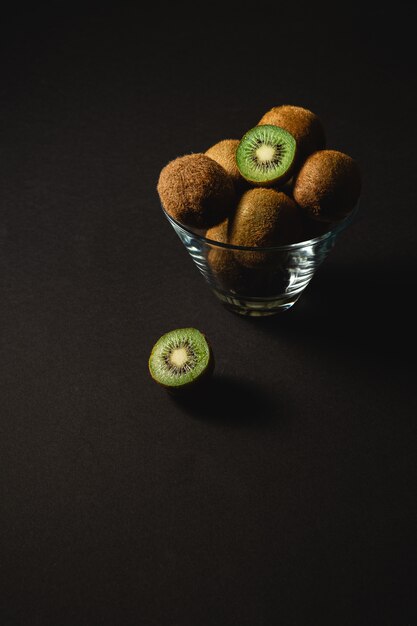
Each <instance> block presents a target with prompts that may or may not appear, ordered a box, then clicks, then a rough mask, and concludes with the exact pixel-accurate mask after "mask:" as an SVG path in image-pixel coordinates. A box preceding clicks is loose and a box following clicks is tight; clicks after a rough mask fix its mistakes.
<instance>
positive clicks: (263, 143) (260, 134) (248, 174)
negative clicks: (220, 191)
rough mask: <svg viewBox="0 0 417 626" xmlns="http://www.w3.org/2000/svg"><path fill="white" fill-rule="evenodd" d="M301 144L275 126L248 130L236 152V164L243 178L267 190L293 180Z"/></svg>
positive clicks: (267, 125) (270, 125) (263, 126)
mask: <svg viewBox="0 0 417 626" xmlns="http://www.w3.org/2000/svg"><path fill="white" fill-rule="evenodd" d="M296 153H297V143H296V141H295V139H294V137H293V136H292V135H291V134H290V133H289V132H288V131H286V130H284V129H283V128H280V127H279V126H274V125H272V124H264V125H260V126H255V127H254V128H251V129H250V130H248V131H247V132H246V133H245V134H244V135H243V137H242V139H241V140H240V142H239V145H238V147H237V150H236V163H237V166H238V168H239V171H240V173H241V174H242V176H243V178H245V179H246V180H247V181H249V182H250V183H252V184H253V185H257V186H261V187H266V186H270V185H275V184H277V183H284V182H285V181H286V180H288V179H289V178H290V177H291V174H292V170H293V166H294V160H295V157H296Z"/></svg>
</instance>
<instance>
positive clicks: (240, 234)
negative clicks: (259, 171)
mask: <svg viewBox="0 0 417 626" xmlns="http://www.w3.org/2000/svg"><path fill="white" fill-rule="evenodd" d="M302 236H303V230H302V218H301V214H300V210H299V207H298V206H297V204H296V203H295V202H294V200H293V199H292V198H290V196H288V195H287V194H285V193H284V192H283V191H276V190H275V189H272V188H263V187H257V188H253V189H249V190H248V191H246V192H245V193H244V194H243V195H242V197H241V198H240V201H239V203H238V205H237V207H236V210H235V212H234V214H233V216H232V217H231V218H230V223H229V242H230V243H231V244H233V245H236V246H249V247H259V248H260V250H259V252H258V251H249V250H248V251H245V250H235V251H234V254H235V257H236V259H237V261H238V262H239V263H240V264H241V265H243V266H245V267H249V268H255V267H265V266H266V265H270V264H274V262H275V258H274V253H271V252H262V248H263V247H272V246H280V245H288V244H291V243H295V242H297V241H300V240H302Z"/></svg>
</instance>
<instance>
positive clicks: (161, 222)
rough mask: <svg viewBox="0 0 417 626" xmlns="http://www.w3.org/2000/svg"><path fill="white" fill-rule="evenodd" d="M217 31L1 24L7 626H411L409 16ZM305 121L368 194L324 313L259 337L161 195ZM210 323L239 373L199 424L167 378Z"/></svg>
mask: <svg viewBox="0 0 417 626" xmlns="http://www.w3.org/2000/svg"><path fill="white" fill-rule="evenodd" d="M391 8H392V7H391ZM343 10H344V11H345V13H343ZM194 11H195V12H194V13H193V12H186V11H185V10H184V9H180V8H179V7H178V6H175V7H174V6H173V7H171V8H169V9H166V8H164V7H163V6H159V5H155V6H153V7H151V8H150V11H149V13H148V15H144V14H143V13H142V12H141V9H140V8H134V5H133V3H132V4H130V3H114V4H113V5H112V4H100V5H99V4H96V5H94V4H91V3H90V4H87V5H86V4H83V5H81V3H80V4H79V6H77V5H76V4H65V3H54V5H53V6H52V4H51V6H48V5H47V4H40V5H39V4H38V3H36V7H35V6H34V7H33V8H32V9H26V10H25V9H24V8H23V7H19V6H17V7H15V9H14V11H13V13H11V14H8V15H3V16H2V21H1V27H0V29H1V45H2V51H1V63H2V72H1V84H0V106H1V110H0V114H1V118H0V201H1V204H0V288H1V300H0V337H1V364H0V367H1V369H0V385H1V393H0V463H1V468H0V488H1V491H0V494H1V497H0V507H1V512H0V623H1V626H74V625H77V626H110V625H111V626H119V625H120V624H123V626H133V625H135V626H136V625H138V624H140V625H144V626H173V625H175V626H176V625H178V626H188V625H193V626H197V625H198V626H212V625H213V626H214V625H216V626H218V625H225V626H229V625H232V624H233V625H235V624H236V625H239V626H270V625H271V624H281V625H283V626H311V625H312V624H325V623H326V624H327V623H328V624H332V625H337V626H362V625H363V626H365V625H366V626H369V625H371V624H372V625H373V624H375V625H378V626H383V625H389V626H411V625H413V626H414V625H415V624H417V606H416V599H415V589H416V538H415V535H416V504H415V483H416V472H415V456H416V406H415V380H414V375H413V371H412V368H413V365H414V352H413V346H412V339H413V338H414V321H415V310H414V308H413V306H412V305H411V301H410V299H411V297H412V295H413V291H414V287H415V271H416V253H415V230H416V229H415V227H416V191H415V176H416V174H415V173H416V156H415V154H416V151H415V140H416V136H415V123H414V121H413V120H414V116H415V100H414V99H413V98H412V91H413V89H414V88H415V58H414V56H413V50H414V39H415V38H414V33H413V28H412V20H411V15H410V14H409V13H408V12H407V10H406V9H404V8H403V9H402V10H401V11H395V12H394V15H392V14H391V13H392V11H391V12H388V11H387V12H384V11H383V10H381V9H378V10H374V11H373V12H369V13H366V12H360V11H357V12H352V11H349V12H348V9H347V6H346V7H344V8H342V7H340V6H339V5H337V7H336V6H335V9H334V12H329V11H328V10H326V11H324V10H323V11H320V10H319V9H317V8H314V7H312V8H310V10H309V11H307V12H306V11H305V10H302V8H301V7H296V8H294V9H293V10H289V9H287V10H283V9H282V7H280V6H279V5H277V4H272V3H271V4H270V5H268V4H266V5H265V4H263V5H262V8H261V6H260V5H257V6H252V7H249V6H248V7H245V5H244V4H240V5H239V6H236V7H232V10H231V13H230V14H227V13H226V7H225V5H223V6H215V5H213V4H210V3H207V5H206V6H205V8H204V7H203V8H202V7H197V6H195V9H194ZM282 103H291V104H299V105H302V106H306V107H308V108H311V109H312V110H313V111H315V112H316V113H317V114H318V115H319V116H320V117H321V118H322V120H323V122H324V124H325V127H326V129H327V136H328V145H329V146H330V147H334V148H337V149H340V150H343V151H345V152H347V153H349V154H351V155H352V156H353V157H355V158H356V159H357V160H358V161H359V163H360V165H361V168H362V171H363V176H364V188H363V194H362V199H361V206H360V212H359V214H358V216H357V219H356V220H355V223H354V225H352V227H351V228H350V229H349V231H347V232H346V233H345V234H344V235H343V237H342V239H341V240H340V242H339V244H338V246H337V247H336V248H335V250H334V251H333V253H332V254H331V256H330V257H329V258H328V260H327V261H326V263H325V265H323V267H322V268H321V269H320V270H319V272H318V273H317V275H316V276H315V278H314V279H313V281H312V283H311V284H310V285H309V287H308V289H307V291H306V292H305V294H304V296H303V298H302V299H301V300H300V301H299V303H298V304H297V305H296V306H295V307H294V308H293V309H292V310H291V311H289V312H287V313H285V314H284V315H282V316H281V317H276V318H271V319H266V320H254V321H251V320H248V319H244V318H240V317H237V316H235V315H233V314H232V313H229V312H228V311H226V310H225V309H224V308H222V306H221V305H220V303H219V302H218V301H217V300H216V299H215V297H214V296H213V295H212V294H211V292H210V291H209V289H208V288H207V286H206V285H205V283H204V281H203V279H202V278H201V277H200V275H199V274H198V272H197V269H196V268H195V267H194V265H193V264H192V261H191V259H190V258H189V257H188V256H187V253H186V251H185V249H184V248H183V247H182V245H181V243H180V241H179V239H178V238H177V237H176V235H175V233H174V231H173V230H172V229H171V228H170V226H169V224H168V223H167V221H166V220H165V218H164V217H163V216H162V213H161V210H160V205H159V201H158V197H157V194H156V182H157V178H158V174H159V171H160V169H161V168H162V167H163V165H165V164H166V163H167V162H168V160H170V159H172V158H174V157H176V156H178V155H180V154H185V153H188V152H198V151H204V150H205V149H207V148H208V147H209V146H210V145H211V144H213V143H215V142H216V141H219V140H220V139H223V138H226V137H236V138H239V137H240V136H241V135H242V134H243V133H244V132H245V131H246V130H247V129H248V128H250V127H251V126H253V125H254V124H255V123H256V122H257V121H258V119H259V118H260V116H261V115H262V114H263V113H264V112H265V111H266V110H267V109H269V108H270V107H272V106H274V105H277V104H282ZM189 325H192V326H197V327H198V328H200V329H201V330H203V331H204V332H206V333H207V335H208V336H209V338H210V340H211V342H212V345H213V349H214V352H215V355H216V361H217V369H216V375H215V378H214V381H213V385H212V388H211V391H210V395H209V397H202V398H201V402H199V403H196V402H195V401H194V402H188V403H182V404H179V403H177V402H175V401H173V400H172V399H171V398H170V397H168V395H166V394H165V393H164V392H163V391H162V390H161V389H159V388H158V387H157V386H156V385H155V383H153V381H152V380H151V379H150V377H149V375H148V371H147V359H148V355H149V352H150V350H151V347H152V345H153V343H154V341H156V339H157V338H158V337H159V336H160V335H161V334H162V333H164V332H166V331H167V330H170V329H171V328H175V327H180V326H189Z"/></svg>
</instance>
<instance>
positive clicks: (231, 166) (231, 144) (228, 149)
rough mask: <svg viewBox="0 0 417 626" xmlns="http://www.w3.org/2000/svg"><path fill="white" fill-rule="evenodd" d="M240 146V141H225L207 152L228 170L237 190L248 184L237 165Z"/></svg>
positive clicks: (216, 144)
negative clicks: (237, 153)
mask: <svg viewBox="0 0 417 626" xmlns="http://www.w3.org/2000/svg"><path fill="white" fill-rule="evenodd" d="M238 145H239V139H223V140H222V141H218V142H217V143H215V144H214V145H213V146H211V147H210V148H209V149H208V150H206V152H205V154H206V155H207V156H208V157H210V158H211V159H213V160H214V161H216V162H217V163H219V164H220V165H221V166H222V167H223V168H224V169H225V170H226V172H227V173H228V174H229V176H230V178H231V179H232V180H233V182H234V184H235V187H236V189H237V190H239V189H241V188H242V187H243V186H244V185H245V183H246V181H245V179H244V178H243V177H242V175H241V173H240V170H239V168H238V166H237V163H236V150H237V147H238Z"/></svg>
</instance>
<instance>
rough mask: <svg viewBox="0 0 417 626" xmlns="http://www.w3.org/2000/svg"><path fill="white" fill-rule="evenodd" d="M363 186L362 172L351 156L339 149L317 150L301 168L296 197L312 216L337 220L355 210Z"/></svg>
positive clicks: (295, 188)
mask: <svg viewBox="0 0 417 626" xmlns="http://www.w3.org/2000/svg"><path fill="white" fill-rule="evenodd" d="M361 186H362V179H361V172H360V169H359V166H358V164H357V163H356V161H355V160H354V159H352V157H350V156H349V155H347V154H345V153H343V152H339V151H338V150H318V151H317V152H313V154H311V155H310V156H309V157H308V158H307V160H306V161H305V163H304V164H303V166H302V167H301V169H300V171H299V173H298V175H297V178H296V180H295V183H294V188H293V196H294V199H295V201H296V202H297V203H298V204H299V206H300V207H301V208H302V209H303V210H304V211H306V213H307V214H308V215H309V216H310V217H311V218H313V219H315V220H319V221H323V222H337V221H340V220H341V219H343V218H344V217H346V216H347V215H349V213H350V212H351V211H352V210H353V208H354V207H355V205H356V203H357V202H358V199H359V195H360V192H361Z"/></svg>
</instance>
